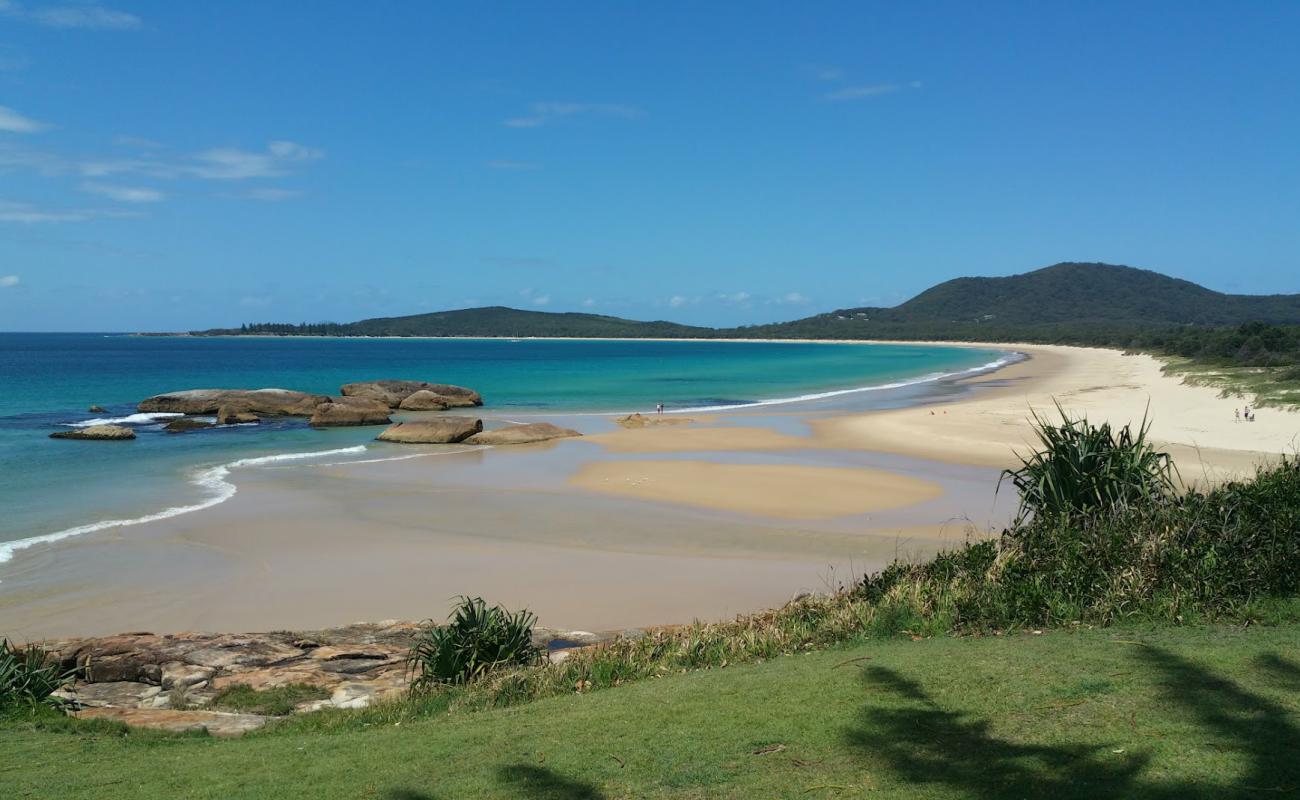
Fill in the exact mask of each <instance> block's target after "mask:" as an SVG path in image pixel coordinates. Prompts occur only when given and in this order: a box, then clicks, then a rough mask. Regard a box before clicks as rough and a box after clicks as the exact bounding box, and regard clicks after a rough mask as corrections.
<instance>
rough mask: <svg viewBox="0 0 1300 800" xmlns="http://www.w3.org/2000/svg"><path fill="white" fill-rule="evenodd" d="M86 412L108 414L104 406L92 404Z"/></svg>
mask: <svg viewBox="0 0 1300 800" xmlns="http://www.w3.org/2000/svg"><path fill="white" fill-rule="evenodd" d="M86 413H87V414H107V413H108V412H107V411H105V410H104V407H103V406H91V407H90V408H88V409H86Z"/></svg>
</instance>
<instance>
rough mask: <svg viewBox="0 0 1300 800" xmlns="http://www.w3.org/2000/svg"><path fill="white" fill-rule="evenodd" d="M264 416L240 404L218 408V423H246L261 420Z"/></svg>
mask: <svg viewBox="0 0 1300 800" xmlns="http://www.w3.org/2000/svg"><path fill="white" fill-rule="evenodd" d="M261 421H262V418H261V417H259V416H257V415H256V414H254V413H253V412H251V411H249V410H248V409H247V408H245V407H243V406H238V405H224V406H222V407H221V408H218V409H217V424H218V425H245V424H248V423H250V422H261Z"/></svg>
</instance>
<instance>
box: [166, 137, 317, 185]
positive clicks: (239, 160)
mask: <svg viewBox="0 0 1300 800" xmlns="http://www.w3.org/2000/svg"><path fill="white" fill-rule="evenodd" d="M324 156H325V152H324V151H321V150H316V148H315V147H304V146H302V144H296V143H294V142H272V143H270V144H268V146H266V150H265V151H264V152H252V151H247V150H239V148H238V147H217V148H213V150H205V151H203V152H200V153H198V155H195V156H194V159H195V161H198V164H191V165H187V167H185V168H183V169H185V170H186V172H188V173H190V174H194V176H196V177H200V178H207V180H213V181H242V180H246V178H272V177H277V176H282V174H285V167H286V164H289V163H298V161H313V160H316V159H321V157H324Z"/></svg>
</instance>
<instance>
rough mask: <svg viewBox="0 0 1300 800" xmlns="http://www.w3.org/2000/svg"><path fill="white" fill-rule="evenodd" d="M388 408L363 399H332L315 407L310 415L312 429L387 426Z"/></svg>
mask: <svg viewBox="0 0 1300 800" xmlns="http://www.w3.org/2000/svg"><path fill="white" fill-rule="evenodd" d="M391 422H392V420H391V419H389V418H388V406H386V405H384V404H383V403H381V402H379V401H377V400H370V399H367V398H364V397H334V398H330V402H328V403H321V404H320V405H318V406H316V411H315V413H313V414H312V415H311V420H310V424H311V426H312V427H313V428H331V427H338V426H345V425H387V424H389V423H391Z"/></svg>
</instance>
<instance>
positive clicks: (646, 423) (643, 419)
mask: <svg viewBox="0 0 1300 800" xmlns="http://www.w3.org/2000/svg"><path fill="white" fill-rule="evenodd" d="M694 421H695V420H693V419H691V418H690V417H677V416H673V417H666V416H664V415H662V414H655V415H653V416H649V417H647V416H646V415H644V414H641V413H636V414H628V415H627V416H626V417H619V418H618V419H616V420H614V422H616V423H617V424H618V425H619V426H621V427H624V428H648V427H652V426H654V425H684V424H686V423H688V422H694Z"/></svg>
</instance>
